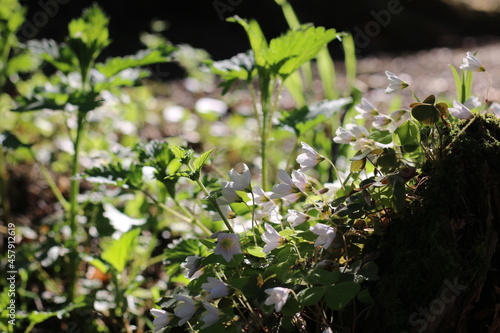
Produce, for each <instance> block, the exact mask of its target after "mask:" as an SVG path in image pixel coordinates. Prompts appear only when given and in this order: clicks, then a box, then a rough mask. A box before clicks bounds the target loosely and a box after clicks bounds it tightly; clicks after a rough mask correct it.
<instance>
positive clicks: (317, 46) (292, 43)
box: [264, 25, 337, 80]
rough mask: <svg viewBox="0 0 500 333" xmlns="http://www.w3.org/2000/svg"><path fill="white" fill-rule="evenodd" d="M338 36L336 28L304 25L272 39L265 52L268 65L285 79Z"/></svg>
mask: <svg viewBox="0 0 500 333" xmlns="http://www.w3.org/2000/svg"><path fill="white" fill-rule="evenodd" d="M336 37H337V34H336V32H335V30H334V29H328V30H326V29H325V28H323V27H313V26H310V25H309V26H308V25H304V26H302V27H300V28H299V29H297V30H290V31H288V32H287V33H286V34H285V35H283V36H280V37H277V38H274V39H272V40H271V41H270V42H269V47H268V49H267V50H266V51H265V53H264V57H265V61H266V66H267V67H268V68H270V69H271V71H272V72H273V73H274V74H275V75H279V76H281V77H282V78H283V80H285V79H286V78H287V77H288V76H289V75H290V74H292V73H293V72H295V71H296V70H298V69H299V68H300V67H301V66H302V65H303V64H304V63H306V62H308V61H310V60H312V59H313V58H314V57H316V55H317V54H318V53H319V51H320V50H321V49H323V48H324V47H325V46H326V45H327V44H328V43H329V42H331V41H332V40H333V39H335V38H336Z"/></svg>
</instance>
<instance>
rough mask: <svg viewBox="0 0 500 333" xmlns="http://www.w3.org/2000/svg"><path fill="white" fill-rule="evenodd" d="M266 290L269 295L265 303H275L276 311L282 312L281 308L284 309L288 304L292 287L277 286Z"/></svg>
mask: <svg viewBox="0 0 500 333" xmlns="http://www.w3.org/2000/svg"><path fill="white" fill-rule="evenodd" d="M264 292H265V293H266V294H268V295H269V296H268V297H267V299H266V301H265V304H266V305H274V311H275V312H281V309H283V306H284V305H285V304H286V301H287V299H288V294H290V292H291V289H288V288H283V287H275V288H268V289H266V290H264Z"/></svg>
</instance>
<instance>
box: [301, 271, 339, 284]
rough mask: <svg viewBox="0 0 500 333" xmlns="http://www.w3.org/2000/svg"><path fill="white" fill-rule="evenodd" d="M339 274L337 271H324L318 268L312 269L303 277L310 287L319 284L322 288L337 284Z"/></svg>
mask: <svg viewBox="0 0 500 333" xmlns="http://www.w3.org/2000/svg"><path fill="white" fill-rule="evenodd" d="M339 278H340V273H339V272H337V271H331V272H330V271H326V270H324V269H320V268H314V269H312V270H311V271H309V272H308V274H307V275H306V276H305V277H304V279H305V280H306V282H307V283H309V284H312V285H318V284H321V285H323V286H330V285H332V284H334V283H336V282H338V280H339Z"/></svg>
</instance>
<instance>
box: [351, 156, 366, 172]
mask: <svg viewBox="0 0 500 333" xmlns="http://www.w3.org/2000/svg"><path fill="white" fill-rule="evenodd" d="M365 165H366V158H363V159H361V160H355V161H352V163H351V167H350V171H351V172H359V171H361V170H363V169H364V168H365Z"/></svg>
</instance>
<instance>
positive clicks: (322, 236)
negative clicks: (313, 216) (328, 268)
mask: <svg viewBox="0 0 500 333" xmlns="http://www.w3.org/2000/svg"><path fill="white" fill-rule="evenodd" d="M309 230H310V231H311V232H312V233H314V234H316V235H318V236H319V237H318V238H317V239H316V242H314V246H323V248H325V249H326V248H328V247H330V245H331V244H332V242H333V239H334V238H335V234H336V232H335V229H334V228H332V227H330V226H327V225H326V224H323V223H316V225H315V226H314V227H310V228H309Z"/></svg>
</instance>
